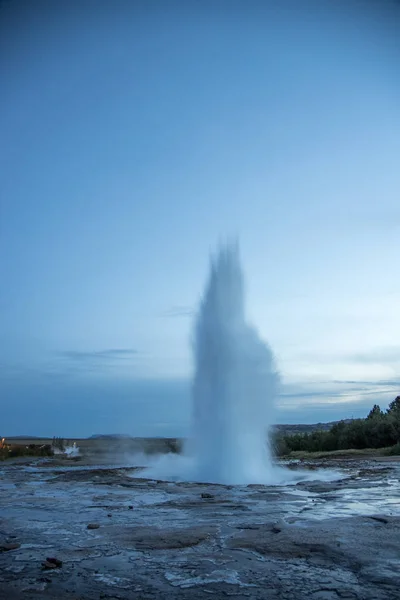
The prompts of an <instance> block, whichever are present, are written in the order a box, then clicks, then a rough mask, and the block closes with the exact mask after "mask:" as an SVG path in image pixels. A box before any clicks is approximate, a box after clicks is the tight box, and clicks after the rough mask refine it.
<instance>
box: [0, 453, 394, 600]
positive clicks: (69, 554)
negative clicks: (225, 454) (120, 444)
mask: <svg viewBox="0 0 400 600" xmlns="http://www.w3.org/2000/svg"><path fill="white" fill-rule="evenodd" d="M330 465H332V462H331V463H330ZM316 466H317V467H318V468H323V467H324V466H326V465H325V464H318V465H316ZM335 468H339V469H340V470H341V471H342V473H343V479H341V480H339V481H333V482H330V483H326V482H323V481H318V480H316V481H308V482H301V483H298V484H297V485H292V486H285V487H283V486H282V487H271V486H270V487H268V486H261V485H255V486H222V485H207V484H195V483H171V482H160V481H152V480H147V479H145V478H143V477H140V475H141V473H140V472H138V471H137V470H136V469H134V468H128V467H126V468H125V467H124V468H109V467H107V468H104V467H94V466H90V467H84V466H81V464H79V466H78V465H76V464H75V465H74V466H68V467H59V466H57V465H56V464H54V463H52V461H51V460H50V461H46V462H43V461H42V462H40V461H32V462H31V463H25V464H21V463H18V464H13V463H3V464H1V466H0V598H1V599H3V598H4V599H10V600H12V599H14V598H15V599H26V600H33V599H36V600H37V599H39V598H40V599H43V600H50V599H55V598H57V599H59V600H64V599H70V600H98V599H100V598H109V599H120V600H129V599H141V600H144V599H150V598H172V599H174V598H176V599H178V598H189V599H191V598H193V599H200V598H202V599H203V598H209V597H210V596H214V597H216V598H222V597H225V596H229V597H232V598H237V599H239V598H247V597H248V598H254V599H263V598H266V599H269V598H271V599H275V598H282V599H286V598H287V599H293V598H295V599H296V598H310V599H311V600H338V599H341V598H343V599H359V600H392V599H393V600H397V599H398V598H399V589H400V483H399V474H400V463H399V462H395V461H393V462H391V461H385V462H380V461H374V460H369V461H367V460H364V461H361V460H358V461H349V460H347V461H342V462H341V463H340V462H339V463H337V464H336V465H335ZM135 475H136V478H135ZM132 507H133V508H132ZM90 523H96V524H98V525H99V527H98V528H97V529H88V528H87V526H88V524H90ZM1 548H3V550H1ZM49 557H55V558H57V559H59V560H60V561H62V566H61V567H58V568H52V569H48V570H45V569H43V566H42V564H43V563H44V562H45V561H46V559H47V558H49Z"/></svg>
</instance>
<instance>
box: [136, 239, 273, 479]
mask: <svg viewBox="0 0 400 600" xmlns="http://www.w3.org/2000/svg"><path fill="white" fill-rule="evenodd" d="M193 352H194V363H195V373H194V378H193V389H192V395H193V411H192V428H191V435H190V437H189V439H188V441H187V443H186V445H185V450H184V454H183V456H178V457H171V456H166V457H161V458H160V459H159V460H158V461H157V463H156V464H155V465H154V466H153V467H152V468H150V469H149V470H148V473H149V475H150V476H153V477H159V478H163V479H169V478H173V479H181V480H182V479H183V480H191V481H204V482H210V483H211V482H213V483H228V484H247V483H273V482H274V480H275V479H276V475H277V472H276V467H275V468H274V467H273V465H272V460H271V455H270V450H269V444H268V432H269V427H270V426H271V424H272V419H273V413H274V400H275V397H276V394H277V388H278V385H279V376H278V373H277V371H276V368H275V365H274V359H273V355H272V352H271V350H270V349H269V347H268V345H267V344H265V343H264V342H263V341H262V340H261V338H260V337H259V335H258V333H257V331H256V330H255V329H254V328H253V327H251V326H250V325H249V324H248V323H247V322H246V318H245V298H244V283H243V274H242V270H241V267H240V260H239V251H238V247H237V245H235V244H231V245H227V246H226V247H223V248H221V249H220V250H219V252H218V253H217V254H216V255H215V256H214V257H213V258H212V260H211V265H210V274H209V278H208V281H207V284H206V288H205V292H204V296H203V299H202V301H201V304H200V308H199V312H198V315H197V319H196V323H195V332H194V344H193ZM280 471H281V469H280Z"/></svg>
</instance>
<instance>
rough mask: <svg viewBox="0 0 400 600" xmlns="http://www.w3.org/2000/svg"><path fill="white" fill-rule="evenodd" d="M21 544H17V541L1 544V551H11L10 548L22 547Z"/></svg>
mask: <svg viewBox="0 0 400 600" xmlns="http://www.w3.org/2000/svg"><path fill="white" fill-rule="evenodd" d="M20 546H21V544H17V543H16V542H14V543H11V544H1V546H0V552H9V551H10V550H17V548H20Z"/></svg>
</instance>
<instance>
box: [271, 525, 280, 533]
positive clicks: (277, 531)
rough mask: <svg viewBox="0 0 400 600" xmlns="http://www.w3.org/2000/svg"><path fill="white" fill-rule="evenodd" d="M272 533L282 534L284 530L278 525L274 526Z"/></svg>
mask: <svg viewBox="0 0 400 600" xmlns="http://www.w3.org/2000/svg"><path fill="white" fill-rule="evenodd" d="M271 531H272V533H280V532H281V531H282V529H281V528H280V527H278V526H277V525H274V526H273V527H272V529H271Z"/></svg>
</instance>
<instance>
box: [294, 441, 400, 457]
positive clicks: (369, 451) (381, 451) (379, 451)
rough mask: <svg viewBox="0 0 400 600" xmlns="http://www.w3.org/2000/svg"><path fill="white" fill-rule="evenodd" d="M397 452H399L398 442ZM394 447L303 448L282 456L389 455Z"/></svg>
mask: <svg viewBox="0 0 400 600" xmlns="http://www.w3.org/2000/svg"><path fill="white" fill-rule="evenodd" d="M397 446H399V449H398V453H399V454H400V444H397ZM393 448H396V446H393V447H390V448H363V449H362V450H357V449H355V448H350V449H349V450H331V451H325V452H305V451H303V450H296V451H293V452H290V453H289V454H287V455H286V456H284V457H283V458H295V459H319V458H353V457H354V458H357V457H363V456H389V455H392V454H396V453H395V452H394V453H391V450H392V449H393Z"/></svg>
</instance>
